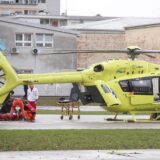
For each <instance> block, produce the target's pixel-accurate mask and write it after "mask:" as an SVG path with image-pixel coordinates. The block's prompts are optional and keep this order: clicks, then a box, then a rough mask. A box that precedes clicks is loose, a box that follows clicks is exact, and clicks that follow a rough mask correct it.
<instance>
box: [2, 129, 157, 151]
mask: <svg viewBox="0 0 160 160" xmlns="http://www.w3.org/2000/svg"><path fill="white" fill-rule="evenodd" d="M69 149H72V150H84V149H86V150H89V149H93V150H94V149H96V150H99V149H102V150H103V149H160V130H0V151H31V150H33V151H38V150H69Z"/></svg>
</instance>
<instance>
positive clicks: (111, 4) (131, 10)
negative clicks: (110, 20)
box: [61, 0, 160, 17]
mask: <svg viewBox="0 0 160 160" xmlns="http://www.w3.org/2000/svg"><path fill="white" fill-rule="evenodd" d="M66 10H67V14H68V15H85V16H94V15H96V14H100V15H102V16H119V17H121V16H129V17H131V16H132V17H160V0H61V13H63V12H65V11H66Z"/></svg>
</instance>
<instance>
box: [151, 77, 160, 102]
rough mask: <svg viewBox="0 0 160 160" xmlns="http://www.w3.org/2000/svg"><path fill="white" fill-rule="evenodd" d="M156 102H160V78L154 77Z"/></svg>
mask: <svg viewBox="0 0 160 160" xmlns="http://www.w3.org/2000/svg"><path fill="white" fill-rule="evenodd" d="M152 84H153V97H154V102H156V103H160V78H159V77H154V78H152Z"/></svg>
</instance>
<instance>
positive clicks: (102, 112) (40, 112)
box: [37, 110, 111, 115]
mask: <svg viewBox="0 0 160 160" xmlns="http://www.w3.org/2000/svg"><path fill="white" fill-rule="evenodd" d="M61 113H62V112H61V111H60V110H37V114H59V115H61ZM107 114H111V113H109V112H107V111H81V115H107Z"/></svg>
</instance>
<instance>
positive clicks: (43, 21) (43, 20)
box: [40, 19, 49, 24]
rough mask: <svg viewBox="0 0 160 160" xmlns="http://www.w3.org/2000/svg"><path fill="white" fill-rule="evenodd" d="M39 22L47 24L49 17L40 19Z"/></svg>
mask: <svg viewBox="0 0 160 160" xmlns="http://www.w3.org/2000/svg"><path fill="white" fill-rule="evenodd" d="M40 24H49V19H40Z"/></svg>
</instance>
